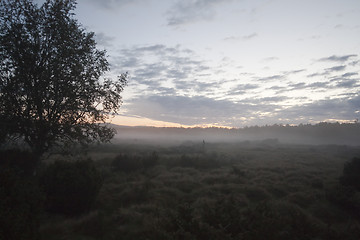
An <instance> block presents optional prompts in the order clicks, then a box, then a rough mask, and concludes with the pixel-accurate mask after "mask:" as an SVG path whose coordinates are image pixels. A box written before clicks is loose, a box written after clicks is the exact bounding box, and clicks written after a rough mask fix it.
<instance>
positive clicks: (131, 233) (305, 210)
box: [0, 145, 360, 240]
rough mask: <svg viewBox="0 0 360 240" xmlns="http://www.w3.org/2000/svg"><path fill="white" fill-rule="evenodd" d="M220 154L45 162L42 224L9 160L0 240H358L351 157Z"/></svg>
mask: <svg viewBox="0 0 360 240" xmlns="http://www.w3.org/2000/svg"><path fill="white" fill-rule="evenodd" d="M214 147H215V145H214ZM219 149H222V150H224V151H226V152H221V151H219V150H216V149H214V152H216V151H217V154H208V153H206V152H204V153H198V152H196V153H193V152H184V153H183V154H179V153H178V152H175V153H173V154H171V152H168V151H165V150H162V149H160V150H159V151H158V152H159V153H154V154H151V152H152V149H149V148H147V149H146V151H139V148H137V149H136V150H134V151H133V152H131V151H121V152H126V154H121V155H117V156H115V154H113V155H110V156H112V157H110V158H109V157H108V156H109V155H107V158H106V159H105V158H104V160H97V162H96V164H95V163H94V162H92V161H88V160H83V161H76V162H68V161H55V162H54V163H49V164H48V165H44V166H43V167H44V168H43V170H42V171H38V172H37V173H38V174H37V176H39V177H40V183H41V186H42V187H43V189H44V192H45V193H44V195H45V196H44V201H45V210H47V212H46V213H45V212H44V214H43V215H41V216H42V218H40V213H41V211H40V209H41V198H40V196H41V192H40V190H39V188H37V187H36V178H28V177H30V176H29V175H28V174H26V173H25V171H23V170H20V169H24V168H25V169H26V168H27V167H25V165H23V163H19V164H15V165H16V167H15V168H14V167H13V166H11V164H9V161H7V163H6V164H5V165H6V166H7V167H6V168H2V169H0V171H1V172H0V173H1V175H0V178H1V179H0V180H1V183H4V184H2V185H0V194H1V199H0V211H1V212H0V213H1V214H0V221H1V222H0V223H1V229H0V234H1V235H0V239H1V238H3V239H36V238H37V237H38V236H39V235H38V232H37V227H36V226H37V225H36V224H37V223H38V222H39V219H44V220H42V224H41V230H40V233H41V237H42V238H43V239H49V240H51V239H110V240H111V239H149V240H152V239H154V240H155V239H156V240H158V239H225V240H231V239H250V240H252V239H253V240H257V239H330V240H336V239H354V240H357V239H360V222H359V215H358V214H357V213H359V212H360V204H359V203H360V193H359V191H358V190H357V188H356V185H354V184H349V183H354V182H355V183H356V182H357V180H354V179H355V178H354V177H356V174H353V173H351V174H348V171H349V170H345V169H347V167H346V166H348V165H349V163H347V164H345V167H344V171H343V173H342V172H341V171H342V170H343V168H342V164H343V163H344V162H345V160H346V159H349V158H348V155H349V153H346V156H345V157H343V158H342V159H343V161H342V162H341V161H340V160H339V155H337V156H336V157H331V156H332V155H331V154H329V152H328V151H329V150H330V149H331V148H324V150H326V151H324V152H321V151H322V150H321V149H320V148H317V149H316V150H317V151H314V152H311V153H309V151H308V149H301V148H294V149H291V148H289V149H287V148H281V149H277V148H275V147H268V148H259V147H256V148H250V147H249V146H245V147H244V148H242V149H240V150H238V148H237V147H234V148H227V146H225V145H221V148H219ZM229 149H230V150H229ZM359 151H360V150H359ZM149 153H150V154H149ZM24 156H25V155H24ZM114 156H115V157H114ZM353 156H355V154H353ZM24 159H25V157H24ZM5 162H6V161H5ZM20 162H21V161H20ZM20 165H22V166H24V167H19V166H20ZM10 169H18V170H16V171H15V172H14V170H11V171H10ZM350 169H351V170H354V169H356V167H354V166H352V167H350ZM100 170H101V171H102V172H106V173H107V175H106V178H105V179H104V181H102V179H101V177H100V174H99V171H100ZM350 172H352V171H350ZM341 173H342V177H341V178H340V179H341V180H340V181H338V180H339V178H338V177H339V175H341ZM24 176H27V178H25V177H24ZM345 176H352V177H348V178H347V179H351V181H345V180H344V179H345V178H346V177H345ZM25 179H27V180H29V181H27V180H26V181H25ZM31 179H32V180H31ZM30 180H31V181H30ZM101 183H103V186H102V187H101ZM100 187H101V189H100ZM99 190H101V191H100V192H99ZM98 193H99V196H98V197H97V198H96V196H97V194H98ZM95 199H97V200H96V204H95V205H94V201H95ZM37 209H38V210H37ZM10 210H11V211H10ZM13 213H14V214H13ZM59 214H60V215H59ZM79 215H81V216H79ZM31 224H33V225H31ZM11 234H12V235H11ZM4 236H5V237H4Z"/></svg>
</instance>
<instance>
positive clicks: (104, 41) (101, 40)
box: [95, 32, 115, 47]
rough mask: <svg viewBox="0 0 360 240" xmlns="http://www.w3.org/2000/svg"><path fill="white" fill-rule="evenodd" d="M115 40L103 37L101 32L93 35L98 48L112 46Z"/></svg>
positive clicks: (103, 34)
mask: <svg viewBox="0 0 360 240" xmlns="http://www.w3.org/2000/svg"><path fill="white" fill-rule="evenodd" d="M114 40H115V38H114V37H110V36H107V35H105V33H103V32H97V33H96V34H95V41H96V43H97V44H98V45H99V46H103V47H111V46H113V43H112V42H113V41H114Z"/></svg>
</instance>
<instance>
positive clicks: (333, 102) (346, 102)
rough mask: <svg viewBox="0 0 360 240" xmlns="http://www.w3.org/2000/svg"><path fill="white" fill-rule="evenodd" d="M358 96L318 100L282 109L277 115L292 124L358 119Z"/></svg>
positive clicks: (359, 97) (359, 99)
mask: <svg viewBox="0 0 360 240" xmlns="http://www.w3.org/2000/svg"><path fill="white" fill-rule="evenodd" d="M359 106H360V96H355V97H352V98H338V99H325V100H319V101H315V102H312V103H308V104H304V105H296V106H293V107H291V108H287V109H283V110H282V111H280V112H279V115H281V116H284V117H286V118H288V119H291V121H292V122H293V123H296V122H298V123H301V122H302V123H304V122H310V121H315V122H316V121H324V120H326V119H343V120H352V119H355V118H358V117H359V113H356V111H358V110H359Z"/></svg>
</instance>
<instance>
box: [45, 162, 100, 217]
mask: <svg viewBox="0 0 360 240" xmlns="http://www.w3.org/2000/svg"><path fill="white" fill-rule="evenodd" d="M40 184H41V186H42V188H43V190H44V192H45V195H46V206H45V207H46V210H47V211H48V212H51V213H56V214H65V215H69V216H74V215H80V214H83V213H86V212H88V211H89V210H90V209H91V207H92V206H93V204H94V202H95V200H96V197H97V195H98V193H99V191H100V188H101V185H102V177H101V175H100V173H99V171H98V170H97V169H96V168H95V165H94V162H93V161H91V160H79V161H75V162H70V161H55V162H54V163H52V164H50V165H48V166H47V167H46V169H45V170H44V171H43V172H42V173H41V176H40Z"/></svg>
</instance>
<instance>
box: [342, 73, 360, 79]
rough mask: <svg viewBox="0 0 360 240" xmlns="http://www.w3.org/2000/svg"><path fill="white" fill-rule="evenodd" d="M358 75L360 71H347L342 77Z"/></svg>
mask: <svg viewBox="0 0 360 240" xmlns="http://www.w3.org/2000/svg"><path fill="white" fill-rule="evenodd" d="M356 75H358V73H356V72H347V73H344V74H343V75H342V76H341V77H344V78H346V77H352V76H356Z"/></svg>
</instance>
